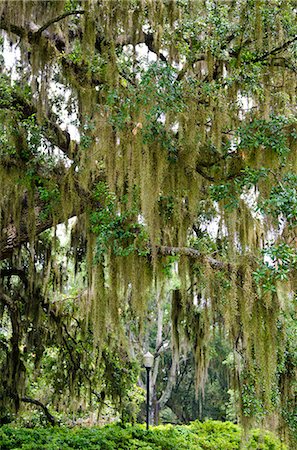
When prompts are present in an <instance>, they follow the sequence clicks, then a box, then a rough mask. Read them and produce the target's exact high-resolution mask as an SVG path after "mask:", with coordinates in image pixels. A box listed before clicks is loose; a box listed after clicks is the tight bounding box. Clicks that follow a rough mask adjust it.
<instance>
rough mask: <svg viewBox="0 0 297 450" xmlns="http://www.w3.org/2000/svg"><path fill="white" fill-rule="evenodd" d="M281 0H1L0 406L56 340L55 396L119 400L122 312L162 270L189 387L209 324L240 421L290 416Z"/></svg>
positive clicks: (290, 280) (142, 301)
mask: <svg viewBox="0 0 297 450" xmlns="http://www.w3.org/2000/svg"><path fill="white" fill-rule="evenodd" d="M16 6H17V7H16ZM296 12H297V9H296V2H295V1H293V0H292V1H290V0H284V1H282V0H273V1H272V0H270V1H265V0H230V1H228V2H226V1H220V0H218V1H202V0H201V1H200V0H197V1H192V0H176V1H171V0H164V1H150V0H117V1H116V0H110V1H83V0H81V1H76V0H67V1H66V0H65V1H64V0H58V1H50V0H49V1H26V0H20V1H18V2H17V3H16V2H11V1H9V0H2V1H1V3H0V27H1V30H2V71H1V76H0V108H1V110H0V115H1V123H0V141H1V147H0V174H1V196H0V211H1V214H0V217H1V237H0V258H1V290H0V302H1V303H0V305H1V308H0V311H1V315H2V328H3V329H5V330H6V331H5V333H2V334H0V337H1V341H0V342H1V350H0V352H1V353H0V355H1V364H2V371H1V381H2V383H1V386H3V387H0V401H1V404H2V405H3V408H4V410H7V409H6V408H7V407H8V406H10V407H15V408H18V407H19V403H20V401H21V400H24V401H26V395H27V394H26V390H27V389H28V385H27V382H26V377H27V373H28V367H30V366H35V367H36V368H38V365H39V364H40V361H41V360H42V358H43V357H44V355H45V354H46V352H48V359H47V361H48V364H51V362H50V361H51V358H52V360H54V357H53V352H56V355H57V354H58V355H59V357H58V358H57V359H58V361H59V365H57V364H56V363H55V364H56V365H53V367H54V370H55V373H56V383H55V387H54V390H55V392H56V394H57V399H59V400H57V402H58V403H59V402H62V403H63V402H64V401H65V398H66V397H67V396H70V397H71V398H74V397H75V396H77V395H79V394H81V393H83V395H85V396H86V395H87V393H88V394H92V395H96V397H97V399H98V400H99V401H102V402H104V399H105V396H106V395H111V396H113V397H114V399H115V401H118V402H119V405H120V404H121V402H122V398H123V395H126V394H125V393H127V395H128V391H129V389H130V388H131V386H132V384H133V383H134V381H135V373H136V369H135V367H134V365H133V364H134V363H133V358H132V356H131V352H129V345H128V338H127V324H128V325H129V327H134V331H135V332H136V333H138V332H139V333H140V334H141V333H143V331H144V328H145V324H144V317H145V315H146V307H147V306H146V305H147V302H148V299H149V297H150V296H151V295H152V292H162V289H163V288H164V285H165V284H166V280H167V279H168V276H169V275H170V274H172V273H175V274H177V276H178V278H179V284H178V285H177V286H175V288H174V289H171V299H172V309H171V316H172V331H173V339H172V341H173V344H172V350H173V355H175V356H174V358H178V354H179V352H180V351H181V350H182V348H183V347H184V346H187V347H188V348H189V347H190V348H192V349H193V351H194V355H195V365H196V383H197V389H199V386H201V384H203V380H204V379H205V374H206V371H207V366H208V347H209V340H210V338H211V335H212V330H213V329H215V328H219V329H221V330H224V333H225V334H226V336H228V339H229V341H230V343H231V344H232V348H233V350H234V370H235V374H236V375H235V377H234V379H235V381H236V383H237V386H238V387H239V390H240V393H241V411H242V420H244V419H245V418H249V417H252V416H258V418H259V417H263V416H267V415H269V414H272V411H273V410H274V409H275V408H276V409H280V407H281V408H282V411H283V419H284V421H285V422H286V424H287V426H288V427H289V428H290V427H291V429H293V427H294V426H296V417H295V418H294V407H295V406H296V397H295V394H296V348H295V347H294V344H293V342H294V336H295V338H296V326H295V328H294V311H295V309H294V308H296V295H295V290H296V279H297V278H296V268H297V253H296V242H297V241H296V224H297V191H296V183H297V154H296V149H297V130H296V80H297V78H296V70H297V66H296V60H297V59H296V57H297V37H296V36H297V20H296ZM11 53H13V55H14V56H13V58H14V62H13V67H12V68H11V69H10V70H9V67H8V66H9V64H8V62H7V59H8V54H11ZM71 218H75V220H74V219H72V221H70V219H71ZM69 221H70V222H69ZM58 224H66V226H68V227H69V228H71V239H70V242H68V243H67V244H65V245H63V246H61V245H60V244H59V239H58V238H57V233H58V234H59V227H58V228H57V226H58ZM70 224H71V225H70ZM53 229H56V232H54V233H53V232H52V231H51V230H53ZM69 267H70V268H72V270H70V269H69ZM78 280H79V281H78ZM70 284H71V285H72V286H75V284H76V285H78V284H79V285H80V286H82V288H81V289H80V290H77V291H75V292H74V291H73V295H72V294H71V293H70V294H69V286H70ZM7 330H8V331H7ZM50 347H51V352H49V351H48V348H50ZM55 361H56V359H55ZM43 364H44V363H43ZM52 364H53V363H52ZM39 367H40V366H39ZM36 370H37V369H36ZM40 370H41V369H40ZM115 374H117V375H115ZM98 380H100V381H98ZM102 380H104V381H102ZM65 392H66V395H65V396H63V395H64V394H65ZM62 394H63V395H62ZM116 399H117V400H116ZM294 421H295V422H294Z"/></svg>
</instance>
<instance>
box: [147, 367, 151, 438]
mask: <svg viewBox="0 0 297 450" xmlns="http://www.w3.org/2000/svg"><path fill="white" fill-rule="evenodd" d="M150 370H151V368H150V367H146V429H147V430H148V429H149V426H150Z"/></svg>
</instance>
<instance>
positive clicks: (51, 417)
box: [20, 397, 57, 426]
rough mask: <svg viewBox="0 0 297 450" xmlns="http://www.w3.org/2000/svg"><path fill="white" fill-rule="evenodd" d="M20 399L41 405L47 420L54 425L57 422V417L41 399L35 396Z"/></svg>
mask: <svg viewBox="0 0 297 450" xmlns="http://www.w3.org/2000/svg"><path fill="white" fill-rule="evenodd" d="M20 400H21V402H24V403H31V405H36V406H39V408H41V409H42V410H43V412H44V415H45V417H46V418H47V420H48V421H49V423H50V424H51V425H53V426H54V425H56V424H57V420H56V418H55V417H54V416H53V415H52V414H51V413H50V412H49V410H48V409H47V407H46V406H45V405H44V404H43V403H42V402H40V401H39V400H35V399H34V398H30V397H21V398H20Z"/></svg>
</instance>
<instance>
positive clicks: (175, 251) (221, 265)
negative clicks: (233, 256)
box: [155, 245, 231, 270]
mask: <svg viewBox="0 0 297 450" xmlns="http://www.w3.org/2000/svg"><path fill="white" fill-rule="evenodd" d="M155 250H156V252H157V254H159V255H162V256H175V255H183V256H188V257H190V258H193V259H197V260H200V261H205V262H207V263H208V264H209V265H210V266H211V267H212V268H213V269H220V270H222V269H228V270H229V269H230V267H231V266H230V264H229V263H226V262H224V261H219V260H217V259H215V258H212V257H211V256H206V255H203V254H202V253H200V252H199V250H196V249H194V248H191V247H168V246H165V245H162V246H159V247H156V249H155Z"/></svg>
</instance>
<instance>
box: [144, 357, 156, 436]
mask: <svg viewBox="0 0 297 450" xmlns="http://www.w3.org/2000/svg"><path fill="white" fill-rule="evenodd" d="M153 364H154V355H152V354H151V353H150V352H147V353H146V354H145V355H144V356H143V365H144V367H145V368H146V429H147V430H148V429H149V425H150V371H151V368H152V367H153Z"/></svg>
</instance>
